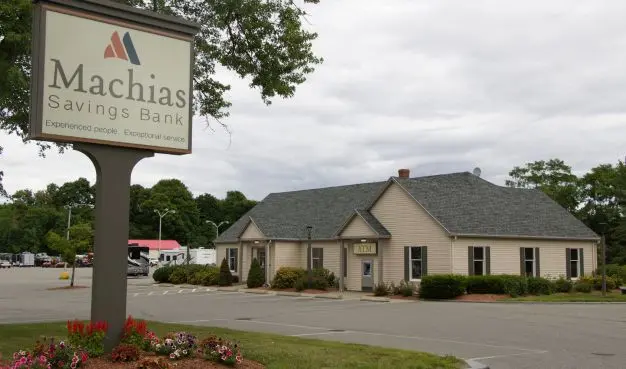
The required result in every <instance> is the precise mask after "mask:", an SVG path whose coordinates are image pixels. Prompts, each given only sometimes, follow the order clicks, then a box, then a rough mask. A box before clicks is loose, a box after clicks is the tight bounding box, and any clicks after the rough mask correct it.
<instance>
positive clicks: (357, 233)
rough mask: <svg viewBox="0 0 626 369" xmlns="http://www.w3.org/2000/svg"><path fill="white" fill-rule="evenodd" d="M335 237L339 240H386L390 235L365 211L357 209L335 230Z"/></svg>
mask: <svg viewBox="0 0 626 369" xmlns="http://www.w3.org/2000/svg"><path fill="white" fill-rule="evenodd" d="M335 236H338V237H340V238H352V237H356V238H367V237H374V238H388V237H389V236H390V233H389V232H388V231H387V229H385V227H384V226H383V225H382V224H380V222H379V221H378V219H376V218H375V217H374V216H373V215H372V214H370V213H369V212H368V211H367V210H358V209H357V210H355V211H354V213H352V215H350V217H348V219H347V221H346V222H344V224H343V225H342V226H341V228H339V229H338V230H337V232H336V233H335Z"/></svg>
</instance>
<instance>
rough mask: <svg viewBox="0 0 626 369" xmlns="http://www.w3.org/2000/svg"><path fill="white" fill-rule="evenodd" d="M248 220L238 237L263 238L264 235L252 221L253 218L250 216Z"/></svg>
mask: <svg viewBox="0 0 626 369" xmlns="http://www.w3.org/2000/svg"><path fill="white" fill-rule="evenodd" d="M249 220H250V221H249V222H248V225H247V226H246V228H245V229H244V231H243V232H242V233H241V236H240V238H241V239H258V238H265V235H263V232H261V230H260V229H259V227H258V226H257V225H256V223H255V222H254V220H253V219H252V218H249Z"/></svg>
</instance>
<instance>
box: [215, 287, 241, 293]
mask: <svg viewBox="0 0 626 369" xmlns="http://www.w3.org/2000/svg"><path fill="white" fill-rule="evenodd" d="M217 290H218V291H222V292H239V288H234V287H217Z"/></svg>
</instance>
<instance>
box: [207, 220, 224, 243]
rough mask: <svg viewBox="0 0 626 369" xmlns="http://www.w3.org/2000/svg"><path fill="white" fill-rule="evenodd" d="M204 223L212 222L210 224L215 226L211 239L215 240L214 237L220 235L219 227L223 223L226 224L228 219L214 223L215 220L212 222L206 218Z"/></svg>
mask: <svg viewBox="0 0 626 369" xmlns="http://www.w3.org/2000/svg"><path fill="white" fill-rule="evenodd" d="M205 223H207V224H212V225H213V227H215V238H214V239H213V241H215V240H216V239H217V238H218V237H219V236H220V227H221V226H222V225H224V224H228V221H227V220H224V221H222V222H220V223H219V224H215V222H214V221H212V220H207V221H205Z"/></svg>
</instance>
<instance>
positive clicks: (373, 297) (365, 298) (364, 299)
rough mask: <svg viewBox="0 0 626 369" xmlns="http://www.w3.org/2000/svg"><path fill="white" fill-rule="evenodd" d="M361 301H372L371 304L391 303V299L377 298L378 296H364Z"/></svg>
mask: <svg viewBox="0 0 626 369" xmlns="http://www.w3.org/2000/svg"><path fill="white" fill-rule="evenodd" d="M360 300H361V301H371V302H389V301H391V299H390V298H387V297H376V296H363V297H361V299H360Z"/></svg>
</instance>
